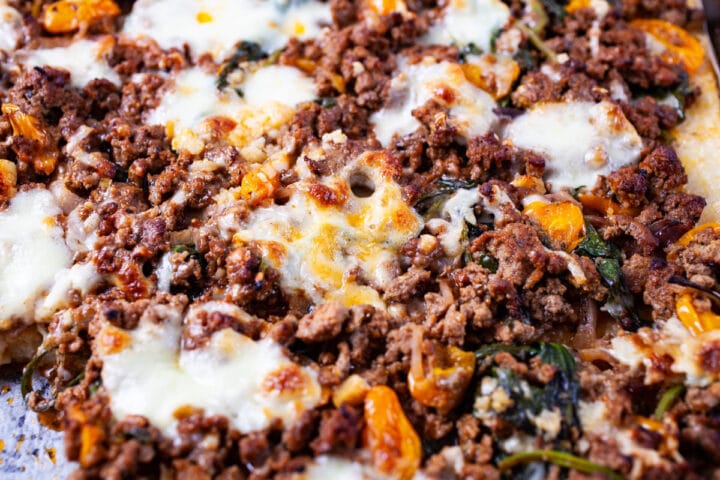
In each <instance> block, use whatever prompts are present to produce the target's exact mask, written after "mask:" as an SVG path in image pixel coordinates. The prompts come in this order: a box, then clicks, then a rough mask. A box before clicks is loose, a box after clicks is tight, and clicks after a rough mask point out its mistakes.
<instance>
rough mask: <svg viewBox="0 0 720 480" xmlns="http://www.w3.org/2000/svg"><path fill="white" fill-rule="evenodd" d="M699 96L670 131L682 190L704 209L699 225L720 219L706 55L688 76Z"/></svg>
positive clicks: (718, 106)
mask: <svg viewBox="0 0 720 480" xmlns="http://www.w3.org/2000/svg"><path fill="white" fill-rule="evenodd" d="M698 37H699V39H700V41H701V42H702V44H703V48H704V49H705V51H706V52H712V47H711V45H710V40H709V38H708V37H707V35H705V34H703V35H699V36H698ZM691 80H692V84H693V85H695V86H698V87H700V90H701V93H700V96H699V97H698V99H697V100H696V101H695V103H694V104H693V105H692V107H691V108H689V109H688V110H687V111H686V115H685V116H686V119H685V121H684V122H682V123H681V124H679V125H678V126H677V127H676V128H675V129H674V130H673V132H672V133H673V137H674V141H673V146H674V147H675V150H676V151H677V154H678V156H679V157H680V160H681V161H682V163H683V166H684V167H685V170H686V172H687V175H688V183H687V185H686V187H685V188H686V191H688V192H690V193H694V194H696V195H701V196H703V197H705V199H706V200H707V207H705V211H704V212H703V216H702V218H701V219H700V221H701V222H712V221H718V220H720V188H718V186H719V185H720V162H718V152H720V90H719V89H718V83H717V78H716V76H715V71H714V70H713V65H712V63H711V61H710V58H708V56H706V57H705V61H704V62H703V64H702V65H701V66H700V68H699V69H698V70H697V72H695V74H694V75H693V77H692V79H691Z"/></svg>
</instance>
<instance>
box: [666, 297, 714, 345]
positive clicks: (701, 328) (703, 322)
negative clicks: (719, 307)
mask: <svg viewBox="0 0 720 480" xmlns="http://www.w3.org/2000/svg"><path fill="white" fill-rule="evenodd" d="M675 313H676V314H677V316H678V318H679V319H680V321H681V322H682V324H683V325H685V328H687V329H688V331H689V332H690V333H692V334H693V335H700V334H701V333H705V332H708V331H711V330H716V329H718V328H720V316H718V315H716V314H714V313H713V312H712V311H704V312H698V311H697V309H696V308H695V304H694V303H693V296H692V295H691V294H689V293H684V294H682V295H680V296H679V297H678V299H677V301H676V303H675Z"/></svg>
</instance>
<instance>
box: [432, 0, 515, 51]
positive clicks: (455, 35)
mask: <svg viewBox="0 0 720 480" xmlns="http://www.w3.org/2000/svg"><path fill="white" fill-rule="evenodd" d="M509 19H510V9H509V8H508V6H507V5H505V4H504V3H503V2H501V1H500V0H450V2H449V4H448V6H447V7H446V9H445V14H444V16H443V17H442V18H441V20H440V21H439V22H438V23H437V24H436V25H434V26H432V27H431V28H430V31H429V32H428V34H427V36H426V37H425V42H426V43H431V44H440V45H450V44H455V45H459V46H465V45H468V44H470V43H472V44H475V46H477V47H478V48H480V49H481V50H482V51H484V52H489V51H490V47H491V45H490V42H491V41H492V37H493V35H495V34H496V32H497V31H498V30H500V29H502V28H503V27H504V26H505V25H506V24H507V22H508V20H509Z"/></svg>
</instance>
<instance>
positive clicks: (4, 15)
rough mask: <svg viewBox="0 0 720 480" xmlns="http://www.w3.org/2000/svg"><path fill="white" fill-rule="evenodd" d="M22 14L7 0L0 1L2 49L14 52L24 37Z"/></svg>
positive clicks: (0, 39) (0, 42)
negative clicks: (10, 5)
mask: <svg viewBox="0 0 720 480" xmlns="http://www.w3.org/2000/svg"><path fill="white" fill-rule="evenodd" d="M22 26H23V22H22V15H20V12H18V11H17V10H15V9H14V8H12V7H9V6H8V5H6V4H5V2H0V50H4V51H6V52H12V51H13V50H15V48H17V46H18V43H19V42H20V39H21V38H22Z"/></svg>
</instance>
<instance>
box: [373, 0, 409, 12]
mask: <svg viewBox="0 0 720 480" xmlns="http://www.w3.org/2000/svg"><path fill="white" fill-rule="evenodd" d="M369 4H370V9H371V10H372V11H373V12H375V13H377V14H378V15H390V14H391V13H393V12H401V13H402V12H407V5H405V2H404V1H403V0H370V1H369Z"/></svg>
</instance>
